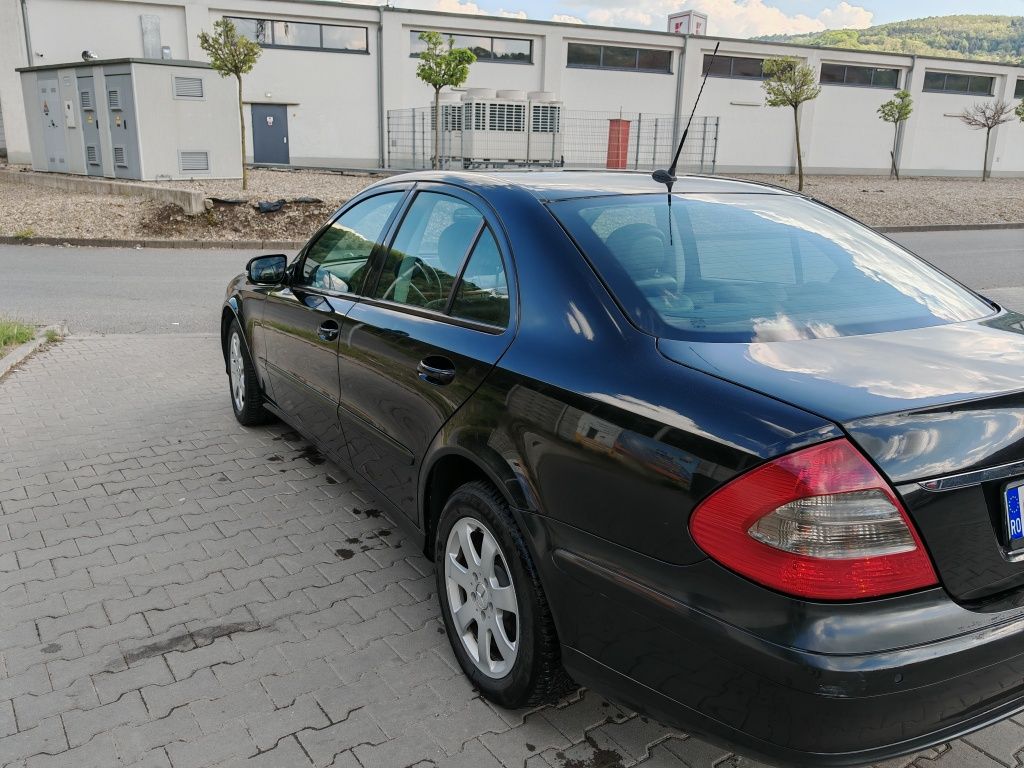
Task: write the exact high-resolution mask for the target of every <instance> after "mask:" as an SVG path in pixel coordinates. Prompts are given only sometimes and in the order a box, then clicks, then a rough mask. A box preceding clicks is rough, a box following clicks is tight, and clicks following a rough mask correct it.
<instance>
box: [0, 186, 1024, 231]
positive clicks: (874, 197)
mask: <svg viewBox="0 0 1024 768" xmlns="http://www.w3.org/2000/svg"><path fill="white" fill-rule="evenodd" d="M378 178H380V177H378V176H374V175H370V174H340V173H330V172H325V171H309V170H306V171H280V170H271V169H265V168H256V169H253V170H252V171H251V176H250V189H249V190H248V191H247V192H246V193H244V194H243V193H242V191H241V183H240V182H239V181H217V180H205V179H204V180H196V181H175V182H160V185H161V186H168V187H174V188H180V189H189V190H198V191H201V192H203V193H204V194H205V195H206V196H208V197H219V198H243V199H245V200H246V201H248V202H246V203H243V204H240V205H217V206H215V207H214V209H213V210H212V211H208V212H207V213H206V214H204V215H200V216H184V215H183V214H182V213H181V211H180V209H177V208H175V207H174V206H168V205H164V204H161V203H155V202H150V201H144V200H141V199H137V198H132V197H114V196H105V195H92V194H87V193H68V192H58V191H55V190H49V189H42V188H37V187H32V186H29V185H22V184H12V183H9V182H4V181H3V180H0V236H7V237H11V236H27V237H69V238H70V237H83V238H115V239H136V238H139V239H141V238H145V239H162V238H163V239H195V240H207V241H230V240H255V239H263V240H305V239H306V238H308V237H309V236H310V234H312V232H313V231H315V230H316V228H317V227H318V226H319V224H320V223H321V222H323V221H324V220H325V219H326V218H327V216H328V215H329V214H330V213H331V211H333V210H335V209H336V208H337V207H338V206H339V205H341V204H342V203H343V202H345V201H346V200H348V199H349V198H351V197H352V196H353V195H355V194H356V193H358V192H359V191H360V190H361V189H363V188H364V187H365V186H367V185H368V184H371V183H373V182H374V181H376V180H377V179H378ZM743 178H749V179H751V180H754V181H764V182H768V183H771V184H778V185H780V186H785V187H789V188H791V189H795V188H796V178H795V177H794V176H765V175H753V176H744V177H743ZM804 192H805V193H806V194H808V195H810V196H812V197H815V198H817V199H819V200H822V201H823V202H826V203H828V204H829V205H832V206H834V207H836V208H839V209H840V210H843V211H846V212H847V213H849V214H850V215H851V216H853V217H854V218H857V219H860V220H861V221H863V222H865V223H867V224H871V225H873V226H927V225H935V224H946V225H960V226H969V225H971V224H1003V223H1022V222H1024V179H991V180H989V181H987V182H982V181H981V180H979V179H959V178H905V179H903V180H902V181H899V182H896V181H893V180H890V179H887V178H885V177H879V176H810V177H808V178H807V180H806V184H805V187H804ZM299 197H312V198H316V199H317V200H318V201H319V202H315V203H310V202H306V203H299V202H295V199H296V198H299ZM279 199H284V200H287V201H289V202H288V203H287V204H286V205H285V207H284V208H283V209H282V210H281V211H279V212H276V213H268V214H260V213H257V212H256V210H255V209H254V207H253V205H252V204H253V203H255V202H257V201H261V200H279Z"/></svg>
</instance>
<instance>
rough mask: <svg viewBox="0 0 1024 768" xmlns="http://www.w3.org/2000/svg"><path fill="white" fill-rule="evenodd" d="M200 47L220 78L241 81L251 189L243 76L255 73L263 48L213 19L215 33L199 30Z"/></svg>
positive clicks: (244, 180)
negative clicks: (231, 78) (232, 78)
mask: <svg viewBox="0 0 1024 768" xmlns="http://www.w3.org/2000/svg"><path fill="white" fill-rule="evenodd" d="M199 47H200V48H202V49H203V50H204V51H206V55H207V56H209V57H210V66H212V67H213V68H214V69H215V70H217V71H218V72H219V73H220V76H221V77H232V76H233V77H234V78H235V80H236V81H237V82H238V124H239V128H240V129H241V131H242V189H248V188H249V171H248V169H247V168H246V167H245V108H244V107H243V105H242V75H247V74H249V73H250V72H252V68H253V67H254V66H256V60H257V59H259V57H260V54H261V53H262V52H263V49H262V48H260V46H259V44H258V43H255V42H253V41H252V40H250V39H249V38H247V37H242V36H241V35H239V34H238V30H237V29H235V25H234V24H232V23H231V22H230V21H229V20H228V19H218V20H217V21H215V22H213V34H210V33H208V32H200V33H199Z"/></svg>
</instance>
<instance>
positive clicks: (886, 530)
mask: <svg viewBox="0 0 1024 768" xmlns="http://www.w3.org/2000/svg"><path fill="white" fill-rule="evenodd" d="M690 531H691V533H692V534H693V538H694V541H696V542H697V545H698V546H699V547H700V548H701V549H703V550H704V551H705V552H707V553H708V555H710V556H711V557H712V558H714V559H715V560H717V561H718V562H719V563H721V564H722V565H724V566H725V567H726V568H729V569H730V570H733V571H736V572H737V573H739V574H741V575H743V576H746V577H747V578H748V579H751V580H753V581H756V582H758V583H759V584H763V585H764V586H766V587H771V588H772V589H776V590H778V591H780V592H785V593H787V594H790V595H796V596H799V597H806V598H811V599H819V600H853V599H858V598H865V597H880V596H882V595H891V594H895V593H898V592H908V591H911V590H915V589H922V588H925V587H930V586H934V585H935V584H937V583H938V579H937V578H936V576H935V570H934V569H933V568H932V564H931V560H930V559H929V558H928V554H927V553H926V552H925V550H924V546H923V545H922V543H921V540H920V538H918V535H917V532H916V531H915V530H914V527H913V525H912V524H911V522H910V520H909V519H908V518H907V513H906V511H905V510H904V509H903V505H902V504H901V503H900V501H899V499H897V498H896V496H895V494H894V493H893V491H892V489H891V488H890V487H889V485H888V483H886V481H885V480H884V479H883V478H882V476H881V475H879V474H878V472H877V471H876V470H875V468H874V467H873V466H871V464H870V463H868V461H867V459H865V458H864V457H863V456H862V455H861V454H860V453H859V452H858V451H857V449H856V448H854V447H853V445H851V444H850V443H849V442H848V441H847V440H833V441H830V442H827V443H820V444H819V445H815V446H812V447H810V448H805V449H803V450H800V451H796V452H795V453H791V454H788V455H787V456H783V457H782V458H779V459H775V460H774V461H771V462H768V463H767V464H763V465H761V466H760V467H757V468H756V469H753V470H751V471H750V472H747V473H746V474H744V475H741V476H739V477H738V478H736V479H734V480H732V481H731V482H729V483H727V484H726V485H724V486H723V487H722V488H720V489H719V490H717V491H715V492H714V493H713V494H711V496H709V497H708V498H706V499H705V500H704V501H703V502H701V503H700V504H699V505H698V506H697V508H696V509H695V510H694V512H693V515H692V517H691V519H690Z"/></svg>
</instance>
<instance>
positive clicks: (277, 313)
mask: <svg viewBox="0 0 1024 768" xmlns="http://www.w3.org/2000/svg"><path fill="white" fill-rule="evenodd" d="M404 196H405V190H402V189H397V190H396V189H390V190H389V191H383V192H381V193H380V194H376V195H372V196H370V197H367V198H364V199H362V200H360V201H359V202H358V203H356V204H354V205H352V206H350V207H348V208H347V209H346V210H345V211H343V212H342V213H341V215H340V216H338V217H337V218H336V219H335V220H334V221H332V222H331V223H330V224H329V225H328V226H327V227H325V228H324V229H322V230H321V231H320V232H319V233H318V234H317V235H316V236H315V237H314V238H313V239H312V240H311V241H310V242H309V244H308V245H307V246H306V247H305V248H304V249H303V251H302V253H300V255H299V258H298V259H297V260H296V261H295V263H294V264H293V265H292V268H291V275H290V278H289V281H288V283H287V284H286V285H283V286H281V287H279V288H275V289H273V290H271V291H269V292H268V293H267V298H266V302H265V308H264V312H263V319H262V324H261V325H262V331H263V334H262V335H263V339H264V345H263V349H264V355H265V364H266V369H267V376H268V379H269V380H270V384H271V390H272V392H271V394H272V396H273V398H274V401H275V402H276V403H277V405H278V407H279V408H281V409H282V410H283V411H285V413H287V414H288V415H289V416H290V417H291V418H292V419H293V420H294V421H295V422H296V423H297V425H298V426H300V427H301V428H303V429H304V430H305V431H306V432H308V433H309V434H310V435H312V436H313V437H315V438H316V439H317V440H319V441H320V443H321V444H322V445H323V447H324V448H325V449H326V450H328V451H329V452H331V453H332V454H333V455H335V456H341V457H344V458H347V453H345V447H344V437H343V433H342V431H341V429H340V427H339V424H338V416H337V413H338V359H337V355H338V339H339V336H340V332H341V323H342V321H343V319H344V317H345V315H346V314H347V313H348V311H349V310H350V309H351V308H352V304H353V301H354V297H355V294H356V293H358V291H359V289H360V288H361V286H362V284H363V281H364V280H365V278H366V274H367V268H368V263H369V260H370V256H371V254H372V253H373V251H374V248H376V247H377V245H378V244H379V242H380V239H381V236H382V235H383V234H384V233H385V232H386V231H387V226H388V223H389V222H390V221H391V218H392V217H393V216H394V214H395V213H396V211H397V210H398V208H399V204H400V203H401V201H402V198H403V197H404Z"/></svg>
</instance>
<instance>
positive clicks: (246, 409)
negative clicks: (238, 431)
mask: <svg viewBox="0 0 1024 768" xmlns="http://www.w3.org/2000/svg"><path fill="white" fill-rule="evenodd" d="M225 351H226V353H227V358H228V384H229V386H230V391H231V409H232V410H233V411H234V413H235V418H236V419H238V422H239V423H240V424H242V425H243V426H246V427H254V426H258V425H260V424H266V423H267V422H268V421H270V419H271V416H270V414H269V413H268V412H267V411H266V409H265V408H264V407H263V393H262V392H260V385H259V381H258V379H257V378H256V369H255V368H254V367H253V364H252V360H250V359H249V351H248V348H247V347H246V346H245V342H244V341H243V340H242V329H241V327H240V326H239V325H238V321H237V320H232V321H231V327H230V328H229V329H228V338H227V342H226V345H225Z"/></svg>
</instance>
